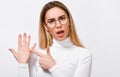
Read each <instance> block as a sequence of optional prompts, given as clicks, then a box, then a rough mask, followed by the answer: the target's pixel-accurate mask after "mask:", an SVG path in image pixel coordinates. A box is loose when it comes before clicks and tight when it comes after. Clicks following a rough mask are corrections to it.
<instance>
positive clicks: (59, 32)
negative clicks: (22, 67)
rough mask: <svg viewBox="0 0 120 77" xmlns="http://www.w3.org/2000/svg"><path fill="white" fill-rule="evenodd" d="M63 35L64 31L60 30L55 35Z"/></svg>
mask: <svg viewBox="0 0 120 77" xmlns="http://www.w3.org/2000/svg"><path fill="white" fill-rule="evenodd" d="M63 33H64V30H60V31H58V32H57V33H56V34H63Z"/></svg>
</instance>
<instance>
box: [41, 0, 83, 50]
mask: <svg viewBox="0 0 120 77" xmlns="http://www.w3.org/2000/svg"><path fill="white" fill-rule="evenodd" d="M53 7H58V8H61V9H62V10H64V11H65V12H66V14H67V15H68V17H69V20H70V28H69V37H70V40H71V42H72V43H73V44H75V45H76V46H79V47H84V46H83V45H82V44H81V42H80V41H79V39H78V37H77V34H76V30H75V25H74V22H73V18H72V15H71V13H70V11H69V10H68V9H67V7H66V6H65V5H64V4H63V3H61V2H59V1H52V2H49V3H47V4H46V5H45V6H44V7H43V9H42V11H41V14H40V25H39V47H40V48H41V49H45V48H47V47H48V46H50V45H51V44H52V39H53V37H52V36H51V35H50V33H49V32H48V31H46V30H45V27H44V24H45V15H46V13H47V11H48V10H49V9H51V8H53Z"/></svg>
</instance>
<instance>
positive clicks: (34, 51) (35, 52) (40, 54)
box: [31, 50, 44, 57]
mask: <svg viewBox="0 0 120 77" xmlns="http://www.w3.org/2000/svg"><path fill="white" fill-rule="evenodd" d="M31 51H32V52H33V53H34V54H36V55H38V56H40V57H42V56H44V54H42V53H40V52H38V51H36V50H31Z"/></svg>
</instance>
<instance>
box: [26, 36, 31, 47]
mask: <svg viewBox="0 0 120 77" xmlns="http://www.w3.org/2000/svg"><path fill="white" fill-rule="evenodd" d="M30 40H31V36H30V35H29V36H28V39H27V40H26V47H27V48H28V49H29V45H30Z"/></svg>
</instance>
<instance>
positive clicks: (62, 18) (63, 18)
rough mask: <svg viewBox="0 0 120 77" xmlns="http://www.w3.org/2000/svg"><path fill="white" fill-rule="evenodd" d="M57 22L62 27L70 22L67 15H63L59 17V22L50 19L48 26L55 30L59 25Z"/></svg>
mask: <svg viewBox="0 0 120 77" xmlns="http://www.w3.org/2000/svg"><path fill="white" fill-rule="evenodd" d="M57 21H58V22H59V23H60V24H61V25H65V24H66V23H67V21H68V17H67V16H65V15H62V16H60V17H58V20H55V19H54V18H50V19H48V20H47V22H46V24H47V26H48V27H50V28H54V27H55V26H56V25H57V23H56V22H57Z"/></svg>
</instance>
